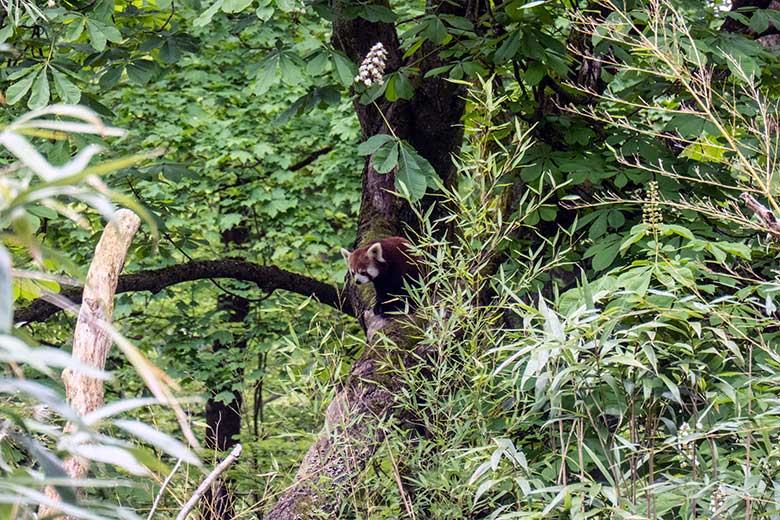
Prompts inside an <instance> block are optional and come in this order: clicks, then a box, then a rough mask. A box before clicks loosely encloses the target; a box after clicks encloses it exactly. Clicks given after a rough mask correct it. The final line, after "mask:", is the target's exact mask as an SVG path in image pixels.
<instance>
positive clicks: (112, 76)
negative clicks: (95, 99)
mask: <svg viewBox="0 0 780 520" xmlns="http://www.w3.org/2000/svg"><path fill="white" fill-rule="evenodd" d="M124 70H125V68H124V67H123V66H122V65H113V66H111V67H108V68H107V69H106V70H105V71H104V72H103V75H102V76H100V80H99V81H98V83H99V84H100V86H101V87H102V88H104V89H109V88H111V87H113V86H114V85H116V84H117V83H119V80H120V79H122V72H124Z"/></svg>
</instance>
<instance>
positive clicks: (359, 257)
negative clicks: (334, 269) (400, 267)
mask: <svg viewBox="0 0 780 520" xmlns="http://www.w3.org/2000/svg"><path fill="white" fill-rule="evenodd" d="M341 256H343V257H344V261H345V262H346V263H347V268H349V274H350V275H351V276H352V279H353V280H355V283H356V284H358V285H360V284H364V283H368V282H373V281H374V280H375V279H376V278H377V277H378V276H379V275H380V274H381V273H382V271H383V270H384V266H383V265H382V264H384V263H385V259H384V257H383V256H382V244H381V243H379V242H375V243H373V244H371V245H369V246H365V247H359V248H357V249H355V250H354V251H352V252H349V251H347V250H346V249H343V248H342V249H341Z"/></svg>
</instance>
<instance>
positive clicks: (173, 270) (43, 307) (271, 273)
mask: <svg viewBox="0 0 780 520" xmlns="http://www.w3.org/2000/svg"><path fill="white" fill-rule="evenodd" d="M212 278H230V279H233V280H240V281H244V282H253V283H255V284H256V285H257V287H258V288H259V289H261V290H263V291H265V292H268V293H270V292H273V291H275V290H277V289H282V290H285V291H290V292H294V293H297V294H302V295H304V296H313V297H314V298H316V299H317V300H319V302H320V303H324V304H325V305H330V306H331V307H334V308H336V309H338V310H340V311H342V312H343V313H344V314H347V315H349V316H354V311H353V310H352V306H351V305H350V303H349V302H348V301H347V300H346V299H344V298H343V297H342V294H341V291H340V289H339V288H338V287H336V286H334V285H330V284H328V283H325V282H321V281H319V280H315V279H314V278H310V277H308V276H304V275H301V274H297V273H292V272H290V271H285V270H284V269H280V268H279V267H276V266H264V265H259V264H255V263H253V262H247V261H245V260H241V259H237V258H227V259H224V260H193V261H192V262H187V263H184V264H178V265H173V266H170V267H163V268H162V269H153V270H149V271H141V272H138V273H133V274H127V275H123V276H121V277H120V278H119V284H118V285H117V289H116V292H117V294H119V293H125V292H136V291H151V292H152V293H154V294H157V293H158V292H160V291H161V290H163V289H165V288H166V287H170V286H171V285H176V284H180V283H184V282H193V281H196V280H206V279H212ZM81 293H82V289H81V288H80V287H79V288H73V289H67V290H64V291H62V293H61V294H60V296H63V297H66V298H68V299H70V300H71V301H73V302H75V303H80V302H81ZM60 310H61V309H60V307H59V306H57V305H55V304H54V303H51V302H49V301H46V300H45V299H38V300H35V301H34V302H32V303H31V304H30V305H29V306H28V307H26V308H24V309H20V310H18V311H16V313H15V314H14V322H15V323H19V322H26V323H29V322H34V321H45V320H46V319H48V318H49V317H50V316H52V315H53V314H55V313H57V312H59V311H60Z"/></svg>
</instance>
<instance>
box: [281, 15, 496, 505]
mask: <svg viewBox="0 0 780 520" xmlns="http://www.w3.org/2000/svg"><path fill="white" fill-rule="evenodd" d="M480 5H482V2H478V1H468V2H461V3H457V5H455V4H454V3H453V4H451V3H448V2H429V6H428V8H429V10H431V11H436V12H439V13H448V14H457V15H460V16H468V17H469V18H472V19H475V18H476V17H477V15H478V6H480ZM378 41H381V42H382V43H383V44H384V46H385V49H386V50H387V53H388V57H387V69H386V71H387V72H392V71H394V70H397V69H398V68H399V67H400V66H401V64H402V55H403V52H402V50H401V49H400V46H399V42H398V37H397V35H396V32H395V27H394V25H393V24H389V23H377V22H369V21H367V20H363V19H361V18H348V17H343V18H341V17H339V16H338V13H337V15H336V16H335V17H334V22H333V43H334V45H335V46H336V47H337V48H338V49H339V50H341V51H342V52H344V53H345V54H346V55H347V56H349V57H350V59H352V60H353V61H355V62H357V63H360V61H361V60H362V59H363V57H364V56H365V55H366V53H367V52H368V50H369V49H370V48H371V47H372V46H373V45H374V44H375V43H376V42H378ZM419 52H420V55H419V56H425V58H424V59H422V60H421V61H420V63H419V67H420V72H419V76H418V82H417V85H416V90H415V94H414V97H413V98H412V99H411V100H408V101H403V100H399V101H397V102H395V103H389V102H387V101H385V100H381V101H380V100H378V101H377V102H376V105H377V106H365V105H361V104H360V103H359V102H358V101H356V102H355V111H356V113H357V116H358V120H359V121H360V126H361V128H362V130H363V137H364V138H369V137H371V136H373V135H376V134H381V133H387V134H390V133H394V134H395V135H397V136H398V137H400V138H401V139H405V140H406V141H408V142H409V143H410V144H411V145H412V146H413V147H414V148H415V149H416V150H417V151H418V152H419V153H420V155H422V156H423V157H424V158H425V159H427V160H428V161H429V162H430V163H431V165H432V166H433V168H434V169H435V170H436V173H437V174H438V175H439V177H441V179H442V180H443V181H444V183H445V185H451V184H453V183H454V181H455V179H454V172H455V170H454V166H453V163H452V156H453V154H456V153H457V152H458V151H459V149H460V146H461V143H462V140H463V129H462V128H461V126H460V125H459V122H460V119H461V117H462V116H463V111H464V108H465V102H464V100H463V90H462V87H461V86H459V85H455V84H453V83H450V82H447V81H445V80H444V79H443V78H438V77H430V78H425V73H426V72H427V71H428V70H430V69H432V68H434V67H437V66H439V65H441V60H440V58H439V55H438V53H437V52H436V51H435V50H434V48H433V47H432V46H430V45H428V44H426V45H424V46H423V48H422V49H421V50H420V51H419ZM416 57H418V56H417V55H415V56H413V57H412V58H410V59H415V58H416ZM423 78H424V79H423ZM377 107H378V109H377ZM379 110H381V111H382V114H383V115H384V117H382V114H380V113H379ZM388 124H389V126H390V127H392V130H393V132H390V130H389V129H388ZM362 178H363V192H362V200H361V206H360V216H359V222H358V236H357V240H356V243H358V244H361V243H365V242H367V241H369V240H372V239H376V238H381V237H383V236H389V235H400V234H403V232H404V228H405V226H407V225H408V226H410V227H412V228H413V229H414V228H416V227H417V226H418V224H419V223H418V222H416V221H415V219H414V214H413V213H412V211H411V209H410V207H409V205H408V204H407V203H406V202H405V201H403V200H402V199H399V198H397V197H396V196H394V195H393V194H392V193H390V192H391V191H394V190H395V189H394V182H395V172H394V171H393V172H390V173H388V174H380V173H377V172H376V171H375V170H374V169H373V168H372V166H371V162H370V159H367V160H366V162H365V164H364V167H363V172H362ZM435 204H436V200H435V199H434V198H433V197H426V198H425V199H424V200H423V206H424V207H425V206H431V205H433V206H434V207H433V208H432V210H433V212H434V213H433V214H434V218H435V216H436V215H437V214H438V213H437V212H438V208H437V207H435ZM347 292H348V295H349V299H350V303H351V305H352V308H353V309H354V312H355V315H356V316H358V317H359V319H361V324H362V325H363V328H364V329H365V330H366V331H367V336H368V338H369V344H368V345H366V348H365V350H364V352H363V354H362V356H361V357H360V359H358V360H357V361H356V362H355V364H354V365H353V366H352V368H351V370H350V373H349V376H348V378H347V380H346V382H345V383H344V386H343V388H341V390H340V391H339V392H338V393H337V394H336V396H335V397H334V399H333V401H332V402H331V403H330V405H329V406H328V408H327V411H326V414H325V425H324V427H323V429H322V430H321V432H320V435H319V437H318V439H317V441H316V442H315V443H314V445H313V446H312V447H311V448H310V449H309V451H308V453H307V454H306V456H305V457H304V459H303V461H302V462H301V465H300V467H299V469H298V472H297V474H296V476H295V481H294V482H293V484H292V485H291V486H290V487H289V488H287V490H286V491H285V492H284V493H283V494H282V496H281V497H280V499H279V500H278V502H277V503H276V505H275V506H274V507H273V509H272V510H271V511H269V513H268V514H267V515H266V518H267V520H292V519H309V518H311V519H314V518H338V517H339V514H340V511H341V510H342V508H343V507H344V503H343V499H344V497H345V496H348V495H349V489H350V486H351V485H352V484H353V482H354V479H355V478H357V476H358V475H359V474H360V472H361V471H362V470H363V468H364V467H365V465H366V463H367V462H368V461H369V460H370V459H371V457H372V455H373V454H374V453H375V451H376V449H377V446H378V445H379V443H380V442H381V440H382V438H383V427H382V424H383V422H384V421H386V420H389V419H398V418H399V417H398V416H397V415H398V414H397V411H396V409H395V408H394V404H395V402H396V400H395V398H396V396H397V395H399V394H400V393H401V392H402V390H403V384H404V383H403V382H402V381H401V380H400V379H399V378H398V376H397V374H396V373H395V371H402V370H403V369H404V367H409V368H410V369H411V368H412V367H413V366H416V365H417V364H419V363H420V362H421V360H423V362H424V359H425V353H424V352H419V351H417V350H418V347H417V346H416V345H415V344H414V342H413V341H411V340H410V339H409V337H408V332H409V331H408V330H406V328H405V327H404V321H403V320H397V321H389V320H385V319H381V318H378V317H376V316H373V314H370V313H369V314H367V315H365V317H364V311H366V310H367V309H368V308H369V305H370V302H369V299H368V298H367V297H366V294H365V292H363V291H361V292H359V291H357V290H356V288H355V286H354V285H353V284H350V286H349V287H348V288H347ZM379 328H382V334H383V335H386V336H387V337H389V338H391V339H392V340H393V341H392V342H387V341H376V342H372V337H375V336H376V334H374V333H375V332H376V330H378V329H379ZM393 343H395V344H393ZM389 360H393V362H392V364H393V368H394V371H393V372H392V373H390V372H388V373H385V372H383V371H382V367H383V366H386V365H387V363H388V361H389Z"/></svg>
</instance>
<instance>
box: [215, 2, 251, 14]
mask: <svg viewBox="0 0 780 520" xmlns="http://www.w3.org/2000/svg"><path fill="white" fill-rule="evenodd" d="M251 4H252V0H222V12H223V13H240V12H241V11H243V10H244V9H246V8H247V7H249V6H250V5H251Z"/></svg>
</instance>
